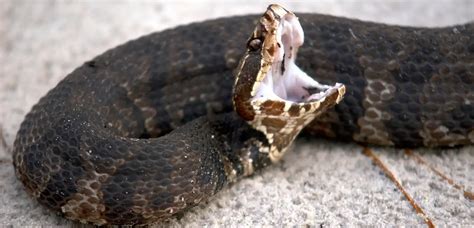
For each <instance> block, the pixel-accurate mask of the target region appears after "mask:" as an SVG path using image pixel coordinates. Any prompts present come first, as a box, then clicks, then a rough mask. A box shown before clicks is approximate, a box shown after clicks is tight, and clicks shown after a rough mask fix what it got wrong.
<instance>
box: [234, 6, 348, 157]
mask: <svg viewBox="0 0 474 228" xmlns="http://www.w3.org/2000/svg"><path fill="white" fill-rule="evenodd" d="M303 41H304V33H303V29H302V27H301V25H300V23H299V21H298V18H297V17H296V16H295V14H293V13H291V12H289V11H287V10H286V9H284V8H283V7H281V6H279V5H270V6H269V7H268V9H267V11H266V12H265V13H264V14H263V16H262V17H261V18H260V22H259V24H258V25H257V27H256V28H255V30H254V32H253V34H252V36H251V37H250V39H249V41H248V44H247V52H246V55H245V56H244V57H243V58H242V60H241V62H240V66H239V68H238V72H237V78H236V84H235V86H234V105H235V109H236V111H237V112H238V113H239V115H240V116H242V117H243V118H244V119H246V120H247V121H248V122H249V123H250V124H251V125H252V126H253V127H254V128H256V129H257V130H259V131H261V132H263V133H264V134H265V136H266V137H267V139H268V141H269V143H270V144H271V148H270V151H269V152H270V158H271V159H272V161H278V160H279V159H280V158H281V156H282V155H283V152H284V151H285V150H286V149H287V148H288V147H289V146H290V145H291V142H292V141H293V140H294V138H295V137H296V136H297V135H298V133H299V132H300V131H301V130H302V129H303V127H305V126H306V125H307V124H308V123H310V122H311V121H312V120H313V119H314V118H315V117H316V116H318V115H320V114H321V113H323V112H325V111H326V110H327V109H328V108H330V107H332V106H334V105H335V104H337V103H339V102H340V101H341V100H342V98H343V95H344V93H345V87H344V85H342V84H340V83H336V84H335V85H333V86H329V85H323V84H320V83H318V82H317V81H315V80H314V79H313V78H311V77H310V76H308V75H307V74H306V73H305V72H303V71H302V70H301V69H300V68H299V67H298V66H296V64H295V59H296V56H297V51H298V48H299V47H300V46H301V45H302V44H303Z"/></svg>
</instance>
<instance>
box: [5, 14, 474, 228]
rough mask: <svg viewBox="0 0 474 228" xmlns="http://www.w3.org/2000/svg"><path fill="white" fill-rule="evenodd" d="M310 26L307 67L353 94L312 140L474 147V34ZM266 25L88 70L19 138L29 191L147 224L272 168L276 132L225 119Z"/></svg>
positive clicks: (224, 30)
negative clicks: (266, 150)
mask: <svg viewBox="0 0 474 228" xmlns="http://www.w3.org/2000/svg"><path fill="white" fill-rule="evenodd" d="M297 15H298V17H299V18H300V22H301V24H302V26H303V29H304V31H305V44H304V45H303V46H302V47H301V48H300V51H299V56H298V59H297V64H298V65H299V66H301V67H302V69H303V70H304V71H306V72H307V73H308V74H309V75H312V76H314V77H315V79H316V80H317V81H320V82H322V83H325V84H333V83H335V82H342V83H344V84H345V85H346V87H347V93H346V96H345V99H344V100H343V101H342V103H341V104H340V105H338V106H336V108H335V109H333V110H331V111H329V112H327V114H326V115H325V116H324V117H322V118H319V119H317V120H315V121H314V122H313V124H311V125H310V126H309V127H308V128H307V129H306V132H309V133H311V134H317V135H325V136H328V137H337V138H340V139H346V140H355V141H358V142H363V143H374V144H380V145H395V146H409V147H412V146H443V145H463V144H470V143H472V142H474V129H473V126H474V122H473V121H474V109H473V105H472V104H473V103H474V95H473V94H472V93H470V92H471V91H474V40H473V37H474V25H473V24H467V25H460V26H455V27H447V28H436V29H426V28H406V27H394V26H386V25H381V24H375V23H366V22H360V21H356V20H349V19H344V18H337V17H330V16H324V15H317V14H297ZM257 20H258V16H256V15H249V16H243V17H233V18H225V19H218V20H212V21H207V22H202V23H197V24H192V25H187V26H183V27H178V28H176V29H171V30H166V31H163V32H159V33H154V34H150V35H147V36H144V37H141V38H139V39H137V40H134V41H130V42H128V43H126V44H124V45H121V46H119V47H116V48H114V49H111V50H109V51H107V52H106V53H104V54H102V55H100V56H98V57H96V58H95V59H94V60H92V61H89V62H87V63H85V64H84V65H83V66H81V67H79V68H77V69H76V70H75V71H74V72H72V73H71V74H70V75H68V76H67V77H66V78H65V79H64V80H63V81H62V82H61V83H59V84H58V85H57V86H56V87H55V88H54V89H52V90H51V91H50V92H49V93H48V94H47V95H46V96H45V97H43V98H42V99H41V100H40V101H39V103H38V104H37V105H35V106H34V107H33V109H32V111H31V112H30V113H29V114H28V115H27V116H26V118H25V120H24V122H23V123H22V125H21V128H20V130H19V132H18V135H17V139H16V141H15V149H14V155H13V157H14V166H15V168H16V172H17V175H18V177H19V179H20V180H21V181H22V182H23V183H24V185H25V186H26V189H27V190H28V192H30V193H31V195H32V196H33V197H35V198H37V200H38V201H39V202H41V203H42V204H44V205H46V206H47V207H49V208H51V209H53V210H56V211H60V212H61V213H63V214H64V215H65V216H66V217H68V218H71V219H75V220H80V221H83V222H92V223H96V224H143V223H150V222H156V221H159V220H162V219H165V218H167V217H170V216H172V215H173V214H175V213H177V212H180V211H182V210H184V209H187V208H189V207H191V206H194V205H196V204H197V203H199V202H200V201H202V200H205V199H207V198H209V197H210V196H211V195H213V194H215V193H216V192H217V191H218V190H220V189H221V188H222V187H223V186H225V184H226V183H228V182H229V181H232V180H234V179H235V178H237V177H239V176H241V175H243V173H244V166H245V165H244V164H243V160H246V159H247V160H248V158H249V157H250V158H252V160H253V166H254V167H255V169H256V170H258V169H260V168H262V167H264V166H266V165H268V164H270V162H269V159H268V158H267V157H266V156H265V155H262V154H261V153H259V148H260V147H262V146H265V145H267V142H266V140H265V139H264V137H263V136H262V134H261V133H259V132H257V131H255V130H253V129H252V128H250V127H249V126H248V125H247V124H246V123H245V122H244V121H242V120H240V119H239V118H238V117H236V116H235V115H234V114H222V113H231V112H232V109H233V108H232V102H231V92H232V86H233V82H234V79H233V70H234V68H235V67H236V66H237V64H238V61H239V58H240V56H241V55H242V53H243V52H244V51H245V44H246V40H247V38H248V36H249V34H250V32H251V31H252V30H253V28H254V26H255V23H256V21H257ZM200 116H205V117H201V118H198V117H200ZM196 118H198V119H196ZM194 119H196V120H194ZM192 120H194V121H192ZM182 125H184V126H182ZM180 126H182V127H180ZM178 127H180V128H178ZM176 128H178V129H177V130H175V131H173V133H171V134H168V135H166V136H163V137H159V138H155V137H158V136H161V135H164V134H166V133H168V132H170V131H172V130H173V129H176ZM242 151H245V154H244V153H243V152H242ZM241 152H242V153H241ZM245 156H247V158H246V159H242V158H243V157H245Z"/></svg>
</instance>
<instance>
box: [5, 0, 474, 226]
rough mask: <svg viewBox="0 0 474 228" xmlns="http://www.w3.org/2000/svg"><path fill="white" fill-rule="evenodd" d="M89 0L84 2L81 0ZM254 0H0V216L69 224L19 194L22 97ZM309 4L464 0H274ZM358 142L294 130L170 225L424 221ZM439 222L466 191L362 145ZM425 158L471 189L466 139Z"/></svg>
mask: <svg viewBox="0 0 474 228" xmlns="http://www.w3.org/2000/svg"><path fill="white" fill-rule="evenodd" d="M92 2H95V3H92ZM255 2H256V1H240V2H234V1H232V2H231V1H216V2H211V1H190V2H185V1H175V2H172V1H163V2H151V1H133V3H132V1H124V0H120V1H112V0H110V1H92V0H91V1H80V2H76V3H67V2H66V1H46V0H37V1H34V0H31V1H16V0H0V67H1V68H0V225H17V226H18V225H46V226H50V225H78V224H77V223H72V222H70V221H67V220H65V219H63V218H60V217H58V216H55V215H54V214H53V213H52V212H50V211H48V210H46V209H44V208H43V207H41V206H40V205H38V204H37V203H36V202H35V201H33V200H32V199H31V198H29V197H28V195H27V194H26V193H25V192H24V190H23V188H22V186H21V184H20V183H19V182H18V181H17V180H16V178H15V176H14V172H13V168H12V166H11V150H12V145H13V141H14V137H15V134H16V131H17V129H18V127H19V124H20V122H21V121H22V119H23V118H24V115H25V114H26V113H27V112H28V111H29V109H30V108H31V106H32V105H33V104H35V103H36V102H37V101H38V99H39V98H40V97H41V96H42V95H44V94H45V93H46V92H47V91H48V90H49V89H50V88H52V87H53V86H54V85H55V84H56V83H57V82H58V81H59V80H61V79H62V78H63V77H64V76H65V75H66V74H67V73H69V72H71V71H72V70H73V69H74V68H75V67H77V66H79V65H80V64H81V63H83V62H84V61H86V60H88V59H91V58H92V57H94V56H95V55H98V54H100V53H102V52H104V51H105V50H107V49H109V48H112V47H114V46H116V45H118V44H120V43H123V42H125V41H127V40H129V39H132V38H136V37H138V36H141V35H143V34H147V33H150V32H153V31H157V30H163V29H165V28H169V27H173V26H175V25H178V24H185V23H188V22H191V21H200V20H204V19H207V18H216V17H219V16H224V15H228V14H244V13H249V12H253V13H261V12H263V11H264V9H265V8H266V5H267V4H268V3H269V2H263V1H262V2H258V3H255ZM279 2H280V3H282V4H283V5H285V6H286V7H287V8H288V9H290V10H293V11H306V12H320V13H326V14H333V15H343V16H347V17H354V18H360V19H365V20H372V21H380V22H386V23H396V24H403V25H418V26H424V25H426V26H439V25H449V24H454V23H461V22H467V21H471V20H474V13H473V12H474V1H470V0H464V1H462V0H459V1H451V0H446V1H430V0H421V1H409V0H405V1H363V2H362V1H331V0H319V1H317V2H316V1H313V2H311V3H309V2H306V3H305V2H299V1H279ZM361 149H362V148H361V147H359V146H357V145H354V144H341V143H334V142H329V141H323V140H312V141H308V140H305V139H300V140H298V141H297V143H296V145H295V146H294V148H293V149H292V151H290V152H289V154H288V156H286V157H285V159H284V161H283V162H282V163H281V164H278V165H275V166H273V167H270V168H269V169H267V170H265V171H264V172H263V173H261V174H257V175H255V176H254V177H252V178H248V179H245V180H242V181H240V182H238V183H236V184H234V186H232V187H231V188H228V189H225V190H223V191H222V192H221V193H220V194H218V195H217V196H216V197H215V198H214V199H213V200H211V201H210V202H209V203H207V204H202V205H201V206H199V207H196V208H194V209H193V210H191V211H189V212H188V213H186V214H184V216H183V217H182V218H180V219H174V220H171V221H170V222H168V223H165V224H164V225H169V226H189V227H196V226H253V225H258V226H282V225H312V226H319V225H322V226H338V225H345V226H362V225H376V226H386V225H397V226H398V225H408V226H423V225H425V222H424V220H423V219H422V217H421V216H419V215H417V213H416V212H415V211H414V209H413V208H412V207H411V206H410V204H409V202H408V201H407V200H406V199H405V197H404V196H403V195H402V194H401V192H400V191H399V190H398V189H397V188H396V186H395V184H394V183H393V182H392V181H390V180H389V179H388V178H387V177H386V176H385V175H384V174H383V173H382V172H381V170H380V169H379V168H378V167H377V166H375V165H374V164H373V163H372V161H371V160H370V158H368V157H367V156H365V155H363V154H362V153H361ZM373 150H374V151H375V154H376V155H377V156H379V157H380V158H381V159H382V161H383V162H384V163H386V164H387V166H388V167H389V169H390V170H391V171H392V172H393V173H394V175H395V177H396V178H397V179H398V180H400V182H401V183H402V185H403V187H404V188H405V189H406V190H407V192H408V193H409V194H410V195H411V196H412V197H413V198H414V200H415V201H416V203H417V204H419V205H420V206H421V208H422V209H423V210H424V212H425V213H426V215H427V216H428V217H429V218H430V219H431V220H432V221H433V223H434V224H436V225H439V226H465V227H473V226H474V202H473V201H472V200H469V199H467V198H466V197H464V196H463V192H462V191H460V190H458V189H456V188H454V187H453V186H452V185H451V184H449V183H448V182H447V181H444V180H443V179H442V178H441V177H440V176H439V175H437V174H436V173H435V172H433V171H432V170H430V169H429V167H428V166H426V165H420V164H419V163H417V162H416V161H415V159H413V157H411V156H407V155H405V154H404V153H403V152H401V151H400V150H396V149H393V148H373ZM415 154H417V155H419V156H421V157H422V158H423V159H424V160H425V161H426V162H427V163H428V164H429V165H430V166H432V167H435V168H436V169H438V170H439V171H441V172H442V173H443V174H444V175H446V176H448V177H450V178H452V179H453V180H454V182H455V183H457V184H459V185H462V186H464V187H465V190H466V191H470V192H472V191H474V189H473V188H474V147H472V146H470V147H464V148H461V149H450V150H431V149H422V150H417V151H415Z"/></svg>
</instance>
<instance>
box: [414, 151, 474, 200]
mask: <svg viewBox="0 0 474 228" xmlns="http://www.w3.org/2000/svg"><path fill="white" fill-rule="evenodd" d="M405 154H406V155H408V156H409V157H412V158H414V159H415V161H416V162H418V163H419V164H422V165H425V166H427V167H428V168H429V169H430V170H431V171H433V172H434V173H435V174H436V175H438V176H439V177H441V178H442V179H443V180H445V181H446V182H448V184H450V185H451V186H453V187H454V188H456V189H458V190H461V191H463V194H464V197H466V198H467V199H469V200H474V193H472V192H469V191H466V190H465V189H466V188H465V187H464V186H463V185H461V184H457V183H455V182H454V180H453V179H451V178H449V177H448V176H446V175H444V174H443V173H442V172H441V171H439V170H438V169H436V168H435V167H433V166H431V165H430V164H428V162H426V161H425V160H423V158H421V157H420V156H419V155H417V154H415V153H413V151H412V150H410V149H405Z"/></svg>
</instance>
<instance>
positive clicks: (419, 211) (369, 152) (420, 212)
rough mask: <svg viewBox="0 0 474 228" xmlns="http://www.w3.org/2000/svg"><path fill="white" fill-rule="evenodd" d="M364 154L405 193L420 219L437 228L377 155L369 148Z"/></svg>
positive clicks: (365, 148) (365, 149)
mask: <svg viewBox="0 0 474 228" xmlns="http://www.w3.org/2000/svg"><path fill="white" fill-rule="evenodd" d="M363 153H364V154H365V155H366V156H367V157H369V158H371V159H372V161H373V162H374V163H375V165H377V166H378V167H379V168H380V169H382V171H383V172H384V173H385V175H386V176H387V177H388V178H389V179H390V180H391V181H392V182H393V183H394V184H395V185H396V186H397V188H398V190H400V192H402V193H403V195H404V196H405V198H406V199H407V200H408V202H409V203H410V204H411V206H412V207H413V208H414V209H415V211H416V213H417V214H418V215H420V217H421V218H422V219H423V220H424V221H425V223H426V225H428V227H430V228H431V227H435V225H434V224H433V222H432V221H431V219H430V218H429V217H428V216H427V215H426V214H425V212H423V209H421V207H420V206H419V205H418V204H417V203H416V202H415V200H413V198H412V197H411V196H410V195H409V194H408V192H407V191H406V190H405V189H404V188H403V186H402V184H400V182H399V181H398V180H397V178H396V177H395V175H394V174H393V173H392V172H391V171H390V169H388V167H387V166H386V165H385V164H384V163H383V162H382V160H380V158H378V157H377V155H375V154H374V153H373V152H372V150H370V149H369V148H367V147H364V150H363Z"/></svg>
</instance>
